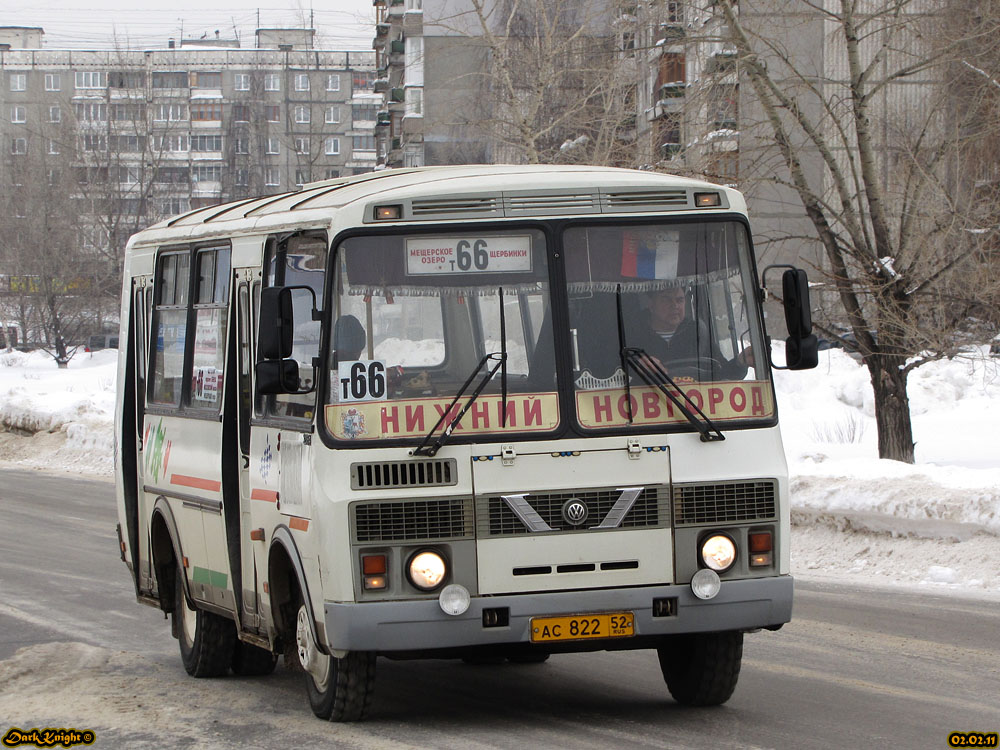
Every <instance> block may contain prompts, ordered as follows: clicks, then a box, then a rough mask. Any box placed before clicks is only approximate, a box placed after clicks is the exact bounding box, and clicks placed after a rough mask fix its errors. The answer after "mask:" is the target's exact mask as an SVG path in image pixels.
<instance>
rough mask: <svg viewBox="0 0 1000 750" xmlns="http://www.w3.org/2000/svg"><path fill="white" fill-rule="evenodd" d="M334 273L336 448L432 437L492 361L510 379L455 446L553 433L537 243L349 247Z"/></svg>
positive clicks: (497, 383) (419, 241)
mask: <svg viewBox="0 0 1000 750" xmlns="http://www.w3.org/2000/svg"><path fill="white" fill-rule="evenodd" d="M334 262H335V276H334V293H333V318H334V320H333V336H332V346H331V347H330V361H329V363H328V372H329V377H330V383H329V389H328V399H327V405H326V409H325V415H326V426H327V429H328V430H329V431H330V433H331V434H332V435H333V436H334V437H336V438H339V439H342V440H396V439H401V438H423V437H425V436H426V435H427V434H428V432H429V431H430V430H431V429H432V428H433V427H434V425H435V424H436V423H437V422H438V420H439V418H441V416H442V415H444V414H446V413H447V415H446V417H445V419H444V423H445V424H446V423H448V422H449V421H450V420H451V419H452V418H453V416H454V415H455V414H457V413H458V411H459V410H461V408H462V407H463V406H464V405H465V402H466V400H467V399H466V398H463V399H460V400H459V401H458V403H456V404H455V405H454V406H453V407H452V409H451V411H449V406H450V405H451V404H452V401H453V400H454V399H455V396H456V395H457V394H458V393H459V391H460V389H461V387H462V385H463V384H464V383H465V382H466V381H467V380H469V379H470V378H472V377H475V378H476V379H477V380H478V379H480V378H482V377H485V375H486V370H485V369H484V368H482V367H479V365H480V363H481V362H482V360H483V358H484V357H486V356H487V355H491V354H492V355H494V357H493V359H492V360H490V361H491V362H495V361H497V358H498V357H499V356H500V355H501V353H502V354H506V373H505V377H503V373H501V372H500V371H498V372H497V373H496V375H495V376H494V377H493V378H492V379H491V380H490V381H489V382H488V383H487V384H486V386H485V388H484V389H483V391H482V393H481V395H480V396H479V397H478V398H477V399H476V400H475V402H474V403H473V404H472V405H471V406H470V408H469V411H468V413H467V414H466V415H465V417H464V418H463V419H462V420H461V423H460V424H458V425H457V427H456V430H457V433H456V437H458V436H461V435H475V434H489V433H497V432H505V433H510V432H532V433H538V432H549V431H552V430H554V429H556V428H557V427H558V425H559V421H560V415H559V400H558V397H557V394H556V390H555V357H554V356H553V353H552V347H553V336H552V328H551V326H552V323H551V315H550V313H549V310H550V299H549V272H548V261H547V248H546V243H545V236H544V235H543V234H542V232H540V231H538V230H536V229H526V228H517V229H489V230H487V229H480V228H475V229H470V230H469V231H466V232H461V233H457V232H454V233H448V232H434V233H431V234H427V233H419V234H418V233H412V234H391V235H390V234H380V235H368V236H361V237H353V238H350V239H347V240H345V241H344V242H343V243H341V245H340V246H339V248H338V249H337V252H336V256H335V261H334ZM501 330H503V331H504V332H505V336H501ZM504 387H506V391H507V403H506V409H504V408H503V405H502V404H503V398H502V395H501V394H502V390H503V388H504ZM472 390H474V388H471V389H470V392H471V391H472ZM505 412H506V413H505Z"/></svg>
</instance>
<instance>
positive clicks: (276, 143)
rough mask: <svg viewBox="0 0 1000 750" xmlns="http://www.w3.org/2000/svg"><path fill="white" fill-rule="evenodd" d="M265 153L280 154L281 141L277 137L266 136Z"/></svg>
mask: <svg viewBox="0 0 1000 750" xmlns="http://www.w3.org/2000/svg"><path fill="white" fill-rule="evenodd" d="M264 153H266V154H280V153H281V141H280V140H279V139H278V138H268V139H267V148H266V149H265V150H264Z"/></svg>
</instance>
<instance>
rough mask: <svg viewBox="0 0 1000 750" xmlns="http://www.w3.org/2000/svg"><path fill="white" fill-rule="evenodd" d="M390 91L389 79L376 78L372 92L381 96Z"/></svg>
mask: <svg viewBox="0 0 1000 750" xmlns="http://www.w3.org/2000/svg"><path fill="white" fill-rule="evenodd" d="M388 90H389V79H388V77H386V78H376V79H375V82H374V83H373V84H372V91H374V92H375V93H376V94H381V93H383V92H385V91H388Z"/></svg>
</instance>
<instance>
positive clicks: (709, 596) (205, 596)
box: [116, 166, 816, 721]
mask: <svg viewBox="0 0 1000 750" xmlns="http://www.w3.org/2000/svg"><path fill="white" fill-rule="evenodd" d="M783 285H784V293H783V298H784V303H785V313H786V319H787V320H788V323H789V331H790V337H789V339H788V341H787V347H786V348H787V351H788V353H789V363H788V364H789V366H790V367H792V368H793V369H803V368H806V367H809V366H814V364H815V359H816V354H815V347H816V339H815V337H814V336H812V335H811V333H810V329H811V320H810V317H809V310H808V290H807V285H806V280H805V274H804V273H803V272H802V271H799V270H796V269H789V270H787V271H785V273H784V278H783ZM762 298H763V295H762V289H761V286H760V284H759V282H758V276H757V269H756V266H755V259H754V254H753V249H752V245H751V239H750V229H749V224H748V221H747V216H746V208H745V204H744V200H743V197H742V196H741V195H740V193H738V192H736V191H735V190H731V189H728V188H724V187H720V186H717V185H712V184H709V183H703V182H697V181H692V180H687V179H680V178H676V177H670V176H666V175H661V174H655V173H649V172H637V171H630V170H618V169H606V168H596V167H536V166H531V167H529V166H492V167H440V168H427V169H413V170H394V171H385V172H377V173H373V174H369V175H363V176H357V177H350V178H344V179H336V180H329V181H325V182H318V183H312V184H309V185H306V186H305V187H304V188H302V189H301V190H299V191H297V192H294V193H286V194H282V195H276V196H269V197H265V198H258V199H252V200H244V201H239V202H235V203H230V204H226V205H219V206H213V207H210V208H202V209H198V210H195V211H191V212H189V213H187V214H184V215H181V216H179V217H176V218H174V219H171V220H168V221H164V222H161V223H159V224H157V225H155V226H153V227H151V228H149V229H147V230H145V231H142V232H140V233H138V234H137V235H135V236H134V237H133V238H132V239H131V240H130V242H129V245H128V250H127V253H126V261H125V280H124V288H123V295H122V308H121V321H122V324H121V326H122V327H121V341H122V346H121V347H120V349H119V352H120V355H119V368H118V383H119V389H118V409H117V415H118V418H117V422H116V436H117V452H116V455H117V463H116V466H117V469H116V473H117V501H118V513H119V520H120V523H119V526H118V536H119V542H120V548H121V555H122V559H123V560H124V562H125V563H126V565H127V566H128V568H129V570H130V572H131V574H132V576H133V579H134V582H135V591H136V596H137V598H138V600H139V601H140V602H143V603H146V604H149V605H152V606H154V607H157V608H159V609H161V610H163V611H164V612H168V613H171V614H172V630H173V635H174V636H175V637H176V638H177V639H178V640H179V642H180V651H181V657H182V659H183V662H184V666H185V668H186V670H187V671H188V672H189V673H190V674H191V675H194V676H196V677H211V676H220V675H224V674H227V673H228V672H230V671H232V672H234V673H236V674H240V675H249V674H266V673H269V672H270V671H271V670H273V668H274V666H275V662H276V660H277V657H278V655H279V654H284V655H285V656H286V659H289V660H295V661H297V662H298V663H300V664H301V666H302V668H303V669H304V671H305V674H306V679H305V681H306V685H307V692H308V696H309V703H310V705H311V708H312V710H313V712H314V713H315V714H316V715H317V716H319V717H321V718H325V719H330V720H335V721H344V720H357V719H361V718H362V717H363V716H364V715H365V713H366V711H367V710H368V708H369V706H370V704H371V701H372V696H373V690H374V684H375V664H376V657H377V656H379V655H382V656H387V657H391V658H464V659H467V660H479V661H482V660H490V661H497V660H502V659H509V660H511V661H516V662H541V661H544V660H545V659H547V658H548V657H549V655H550V654H553V653H565V652H576V651H593V650H626V649H655V650H656V652H657V655H658V658H659V664H660V668H661V669H662V672H663V676H664V679H665V681H666V685H667V687H668V688H669V691H670V693H671V694H672V695H673V697H674V698H675V699H676V700H677V701H679V702H681V703H684V704H690V705H710V704H718V703H722V702H724V701H725V700H727V699H728V698H729V696H730V695H731V694H732V692H733V689H734V688H735V686H736V681H737V678H738V675H739V669H740V660H741V655H742V643H743V634H744V633H746V632H750V631H755V630H758V629H761V628H766V629H772V630H773V629H777V628H779V627H781V625H782V624H783V623H785V622H787V621H788V620H789V619H790V617H791V612H792V578H791V576H790V575H789V569H788V568H789V508H788V483H787V470H786V465H785V458H784V453H783V451H782V445H781V438H780V435H779V432H778V425H777V412H776V409H775V398H774V390H773V386H772V379H771V374H770V368H771V363H770V361H769V346H768V343H769V340H768V338H767V336H766V333H765V331H764V326H763V314H762V309H761V300H762Z"/></svg>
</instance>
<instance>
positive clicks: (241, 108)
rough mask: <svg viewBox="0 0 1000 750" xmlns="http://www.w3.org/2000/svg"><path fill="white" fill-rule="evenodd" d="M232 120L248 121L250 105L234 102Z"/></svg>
mask: <svg viewBox="0 0 1000 750" xmlns="http://www.w3.org/2000/svg"><path fill="white" fill-rule="evenodd" d="M233 120H234V121H235V122H250V105H248V104H234V105H233Z"/></svg>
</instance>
